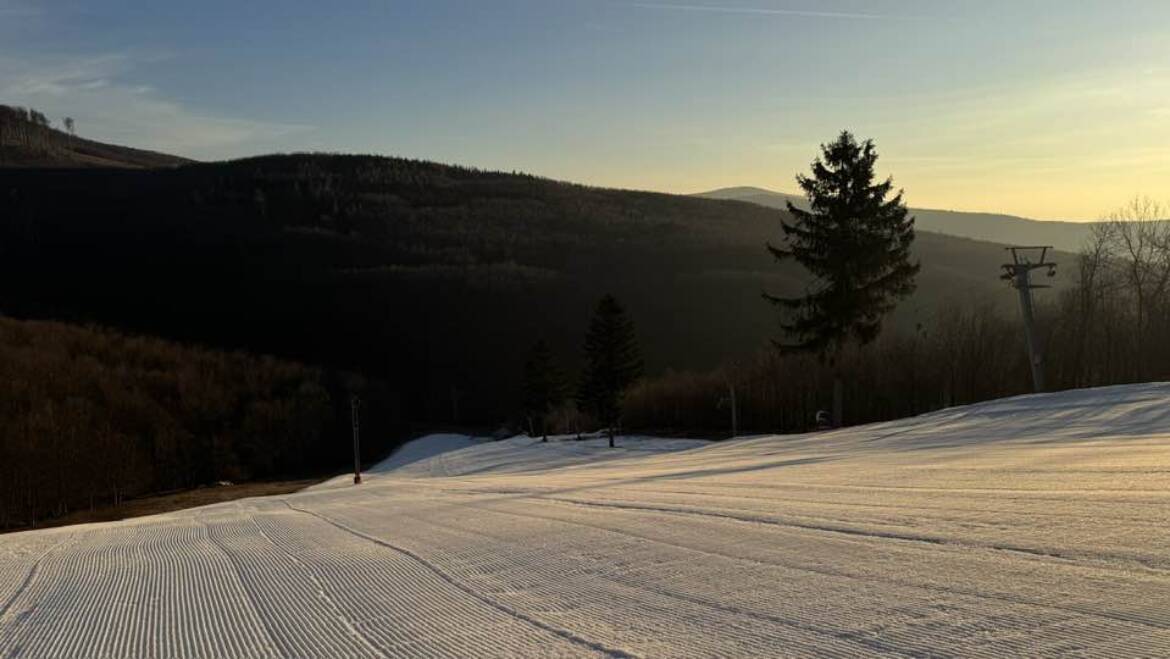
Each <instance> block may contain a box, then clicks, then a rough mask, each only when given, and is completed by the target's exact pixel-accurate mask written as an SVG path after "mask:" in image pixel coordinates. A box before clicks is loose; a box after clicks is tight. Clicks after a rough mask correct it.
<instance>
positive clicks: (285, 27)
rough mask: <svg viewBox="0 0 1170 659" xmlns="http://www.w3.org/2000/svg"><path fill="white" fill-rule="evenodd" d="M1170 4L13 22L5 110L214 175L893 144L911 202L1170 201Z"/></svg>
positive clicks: (637, 159) (685, 164)
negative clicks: (298, 159)
mask: <svg viewBox="0 0 1170 659" xmlns="http://www.w3.org/2000/svg"><path fill="white" fill-rule="evenodd" d="M1167 44H1170V2H1166V1H1165V0H1148V1H1143V0H1130V1H1125V0H1117V1H1114V2H1105V1H1099V2H1097V1H1091V0H1079V1H1078V0H1061V1H1056V0H1031V1H1028V2H1023V1H1019V0H1016V1H1007V0H984V1H981V2H967V1H961V2H960V1H953V2H947V1H945V0H936V1H933V2H928V1H925V0H902V1H897V0H887V1H884V2H883V1H878V0H873V1H870V2H862V1H856V0H855V1H847V0H820V1H818V0H733V1H731V2H719V1H717V0H708V1H702V0H693V1H689V2H688V1H680V2H616V1H612V2H611V1H605V0H596V1H593V0H524V1H513V0H500V1H493V0H480V1H446V0H430V1H427V2H406V1H397V2H392V1H383V2H344V1H335V2H293V1H288V2H276V1H275V0H272V1H269V2H248V1H247V0H236V1H235V2H220V1H215V0H213V1H210V2H129V1H119V0H111V1H106V2H100V3H99V2H80V1H76V2H65V1H61V2H57V1H48V2H33V1H32V0H0V103H11V104H22V105H32V106H35V107H37V108H40V109H41V110H43V111H45V112H46V114H48V115H49V116H50V117H51V118H54V119H56V120H59V119H60V117H63V116H65V115H71V116H73V117H74V118H75V119H76V121H77V127H78V130H79V132H80V133H81V134H83V135H86V136H89V137H93V138H95V139H102V140H108V141H114V142H120V143H126V144H131V145H134V146H141V147H147V148H155V149H159V150H163V151H171V152H176V153H179V154H182V155H187V156H191V157H195V158H200V159H217V158H228V157H237V156H243V155H250V154H255V153H262V152H271V151H292V150H327V151H344V152H350V151H354V152H372V153H381V154H387V155H403V156H410V157H419V158H427V159H432V160H439V161H443V162H454V163H461V164H469V165H476V166H482V167H489V168H495V169H503V170H523V171H528V172H533V173H537V174H542V175H546V176H551V177H555V178H562V179H569V180H574V181H580V182H585V183H592V184H599V185H613V186H620V187H630V188H642V189H655V190H663V191H670V192H695V191H699V190H704V189H710V188H715V187H721V186H728V185H759V186H763V187H769V188H773V189H780V190H792V189H793V188H794V184H793V176H794V175H795V174H796V173H797V172H798V171H802V170H804V169H806V168H807V165H808V162H809V161H810V160H811V158H812V157H813V155H814V154H815V150H816V147H817V145H818V144H819V143H821V142H824V141H827V140H829V139H832V138H833V137H834V136H835V134H836V133H837V132H838V131H840V130H841V129H845V128H848V129H850V130H853V131H854V132H856V133H857V134H859V135H861V136H863V137H872V138H874V139H875V140H876V142H877V144H878V148H879V151H880V153H882V155H883V159H882V162H881V165H882V168H883V172H884V173H888V174H892V175H893V176H894V177H895V180H896V182H897V183H898V184H899V185H901V186H904V187H905V188H906V193H907V198H908V199H909V200H910V202H911V203H912V204H915V205H918V206H930V207H941V208H957V209H969V210H996V211H1004V212H1015V213H1018V214H1022V215H1028V216H1033V217H1042V218H1070V219H1088V218H1093V217H1096V216H1098V215H1100V214H1102V213H1103V212H1106V211H1108V210H1109V209H1110V208H1112V207H1114V206H1117V205H1120V204H1121V203H1123V202H1124V201H1125V200H1126V199H1127V198H1128V197H1131V196H1133V195H1135V194H1147V195H1151V196H1154V197H1158V198H1164V197H1167V196H1170V195H1168V194H1166V193H1167V192H1170V190H1168V188H1170V46H1168V45H1167Z"/></svg>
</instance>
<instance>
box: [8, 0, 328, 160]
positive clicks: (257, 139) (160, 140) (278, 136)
mask: <svg viewBox="0 0 1170 659" xmlns="http://www.w3.org/2000/svg"><path fill="white" fill-rule="evenodd" d="M7 6H8V5H0V12H2V11H3V9H4V8H5V7H7ZM139 63H140V62H138V61H136V60H135V58H133V57H131V56H129V55H125V54H103V55H92V56H75V57H37V58H27V57H26V58H21V57H8V56H0V102H3V103H7V104H14V105H26V106H31V107H35V108H37V109H39V110H41V111H42V112H44V113H45V114H46V115H47V116H49V117H50V118H52V119H54V120H55V121H60V120H61V118H62V117H64V116H66V115H68V116H71V117H73V118H75V119H76V121H77V125H78V131H79V132H80V133H81V134H83V135H85V136H86V137H90V138H92V139H96V140H101V141H106V142H115V143H119V144H126V145H130V146H138V147H142V148H148V149H153V150H158V151H166V152H171V153H175V154H177V155H183V156H190V157H194V158H207V157H223V156H224V155H225V154H227V155H233V156H238V155H246V154H250V153H255V152H257V151H259V150H265V149H269V150H271V149H273V148H280V144H281V142H282V140H284V139H285V138H288V137H289V136H291V135H295V134H299V133H304V132H306V131H309V130H311V127H309V126H305V125H299V124H287V123H275V122H265V121H257V120H252V119H246V118H237V117H229V116H222V115H217V114H215V113H208V112H203V111H200V110H198V109H196V108H192V107H188V106H187V105H185V104H183V103H181V102H179V101H176V100H173V99H170V98H168V97H167V96H166V95H165V93H164V92H163V91H161V90H159V89H156V88H154V87H152V86H150V85H145V84H142V83H141V82H136V81H135V80H134V79H133V72H134V69H135V66H136V65H137V64H139Z"/></svg>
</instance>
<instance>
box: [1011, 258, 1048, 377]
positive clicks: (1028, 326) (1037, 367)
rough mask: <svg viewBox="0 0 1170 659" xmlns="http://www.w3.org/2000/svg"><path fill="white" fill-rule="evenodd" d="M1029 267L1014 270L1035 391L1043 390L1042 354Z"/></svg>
mask: <svg viewBox="0 0 1170 659" xmlns="http://www.w3.org/2000/svg"><path fill="white" fill-rule="evenodd" d="M1031 274H1032V272H1031V269H1030V268H1018V269H1017V271H1016V290H1017V291H1018V292H1019V294H1020V312H1021V313H1022V314H1023V316H1024V338H1025V340H1026V341H1027V343H1028V363H1029V364H1031V366H1032V386H1033V388H1035V390H1036V392H1037V393H1039V392H1041V391H1044V389H1045V386H1044V355H1042V354H1041V353H1040V342H1039V339H1038V338H1037V337H1036V323H1035V320H1034V318H1033V315H1032V277H1031Z"/></svg>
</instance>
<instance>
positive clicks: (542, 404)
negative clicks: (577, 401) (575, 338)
mask: <svg viewBox="0 0 1170 659" xmlns="http://www.w3.org/2000/svg"><path fill="white" fill-rule="evenodd" d="M565 396H566V392H565V378H564V374H563V372H562V371H561V369H560V367H559V366H558V365H557V363H556V360H555V358H554V357H553V354H552V350H549V347H548V343H546V342H545V341H544V339H541V340H539V341H537V342H536V345H534V346H533V347H532V354H531V355H530V356H529V357H528V361H527V362H525V363H524V414H525V416H526V417H527V418H528V426H529V431H532V424H533V419H534V418H535V419H539V420H540V433H541V441H544V442H547V441H548V422H547V419H546V417H547V416H548V415H549V413H551V412H552V410H553V408H554V407H556V406H558V405H560V404H561V403H562V402H564V400H565Z"/></svg>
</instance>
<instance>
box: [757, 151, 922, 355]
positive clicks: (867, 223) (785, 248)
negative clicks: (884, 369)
mask: <svg viewBox="0 0 1170 659" xmlns="http://www.w3.org/2000/svg"><path fill="white" fill-rule="evenodd" d="M877 158H878V155H877V152H876V151H875V149H874V145H873V141H872V140H866V141H864V142H861V143H859V142H857V140H856V139H854V137H853V135H852V134H851V133H850V132H849V131H843V132H842V133H841V135H840V136H839V137H838V138H837V140H836V141H834V142H833V143H831V144H827V145H822V146H821V155H820V157H818V158H817V159H816V160H815V161H813V163H812V176H804V175H797V177H796V180H797V182H798V183H799V184H800V187H801V189H802V190H804V192H805V195H806V196H807V197H808V200H809V210H807V211H806V210H802V209H800V208H797V207H796V206H794V205H793V204H792V203H791V202H789V203H788V212H789V213H790V214H791V216H792V222H783V221H782V222H781V227H782V229H783V232H784V241H783V243H782V244H781V245H780V246H775V245H772V244H770V243H769V244H768V250H769V251H770V252H771V253H772V255H773V256H775V257H776V258H777V259H779V260H784V259H789V258H791V259H795V260H796V261H797V262H798V263H800V264H801V265H802V266H804V267H805V269H807V270H808V271H809V273H811V274H812V275H813V276H814V277H815V282H814V283H813V284H812V285H811V286H810V287H809V290H808V292H807V293H806V294H805V295H803V296H801V297H791V298H789V297H776V296H771V295H767V294H765V297H766V298H767V299H768V300H770V301H771V302H773V303H774V304H776V305H777V306H779V307H781V308H782V309H783V310H784V312H785V314H784V317H783V319H782V320H781V323H780V325H781V328H782V329H783V330H784V332H785V333H786V335H787V336H789V337H791V338H794V339H795V342H777V345H778V346H779V347H780V348H781V349H786V350H792V351H799V352H813V353H817V354H819V355H821V356H825V355H827V354H833V353H835V352H836V351H837V350H839V349H840V348H841V347H842V346H843V345H844V344H845V343H847V342H848V341H850V340H855V341H857V342H858V343H860V344H866V343H869V342H870V341H872V340H873V339H875V338H876V337H877V335H878V333H879V332H880V330H881V321H882V317H883V316H884V315H885V314H887V313H888V312H890V311H891V310H893V308H894V306H895V305H896V303H897V301H898V300H899V299H901V298H903V297H906V296H907V295H909V294H910V293H912V292H913V291H914V276H915V275H916V274H917V273H918V269H919V264H918V263H912V262H911V261H910V247H911V245H912V244H913V242H914V218H913V217H909V211H908V210H907V208H906V206H905V204H904V203H903V202H902V191H901V190H899V191H898V192H897V194H895V195H893V197H891V198H889V199H887V196H889V194H890V192H891V191H892V190H893V181H892V180H891V179H888V178H887V179H886V180H885V181H881V182H877V183H875V182H874V163H875V162H876V161H877Z"/></svg>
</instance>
